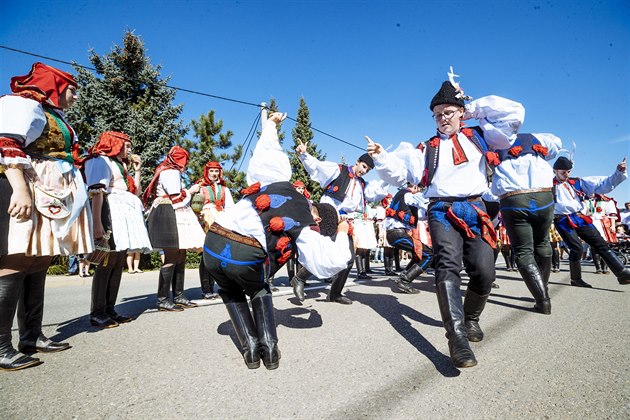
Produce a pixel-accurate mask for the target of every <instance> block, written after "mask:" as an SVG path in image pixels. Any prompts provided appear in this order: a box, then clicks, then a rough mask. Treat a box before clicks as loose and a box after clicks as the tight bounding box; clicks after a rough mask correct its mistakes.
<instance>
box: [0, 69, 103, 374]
mask: <svg viewBox="0 0 630 420" xmlns="http://www.w3.org/2000/svg"><path fill="white" fill-rule="evenodd" d="M11 90H12V91H13V95H7V96H3V97H1V98H0V133H1V134H0V227H1V228H0V232H2V233H1V234H0V369H4V370H18V369H23V368H26V367H29V366H34V365H37V364H39V363H41V362H40V360H39V359H37V358H33V357H30V356H26V355H24V354H23V353H34V352H56V351H61V350H66V349H68V348H70V346H69V345H68V344H67V343H56V342H54V341H52V340H50V339H48V338H46V337H45V336H44V334H43V333H42V317H43V310H44V284H45V281H46V271H47V269H48V266H49V265H50V262H51V260H52V257H53V256H54V255H72V254H84V253H89V252H92V249H93V239H92V232H91V220H90V212H89V204H88V202H87V193H86V190H85V185H84V184H83V179H82V178H81V175H80V173H79V172H78V170H76V168H75V166H74V161H75V158H78V139H77V136H76V133H75V132H74V130H73V129H72V127H70V124H69V123H68V122H67V120H66V117H65V114H64V112H63V110H64V109H67V108H70V106H72V104H73V103H74V101H75V100H76V98H77V96H76V95H77V94H76V90H77V83H76V82H75V80H74V78H73V77H72V75H70V74H68V73H66V72H63V71H61V70H58V69H56V68H54V67H50V66H47V65H45V64H42V63H35V64H34V65H33V68H32V69H31V72H30V73H29V74H28V75H26V76H19V77H13V78H12V79H11ZM9 238H11V239H10V241H9ZM21 291H22V294H21V295H20V292H21ZM16 307H17V309H18V326H19V333H20V341H19V344H18V349H19V351H20V352H21V353H20V352H18V351H16V350H15V349H14V348H13V346H12V344H11V326H12V324H13V317H14V315H15V311H16Z"/></svg>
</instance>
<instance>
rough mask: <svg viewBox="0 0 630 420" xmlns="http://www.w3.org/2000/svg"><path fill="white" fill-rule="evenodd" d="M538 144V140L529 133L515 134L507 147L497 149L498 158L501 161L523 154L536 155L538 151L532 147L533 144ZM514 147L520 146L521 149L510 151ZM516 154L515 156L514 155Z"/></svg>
mask: <svg viewBox="0 0 630 420" xmlns="http://www.w3.org/2000/svg"><path fill="white" fill-rule="evenodd" d="M536 144H540V141H539V140H538V139H537V138H536V137H534V136H532V135H531V134H529V133H524V134H517V135H516V141H515V142H514V144H513V145H512V147H511V148H509V149H502V150H497V155H498V156H499V160H501V162H503V161H504V160H508V159H517V158H518V157H519V156H523V155H538V154H539V153H538V152H537V151H535V150H534V149H533V147H534V145H536ZM514 147H521V150H520V151H518V153H516V152H512V153H511V152H510V150H513V148H514ZM515 155H516V156H515Z"/></svg>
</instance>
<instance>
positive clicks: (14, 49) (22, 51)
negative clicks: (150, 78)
mask: <svg viewBox="0 0 630 420" xmlns="http://www.w3.org/2000/svg"><path fill="white" fill-rule="evenodd" d="M0 48H3V49H5V50H9V51H13V52H17V53H20V54H25V55H30V56H32V57H38V58H43V59H45V60H50V61H54V62H57V63H62V64H67V65H70V66H76V67H81V68H82V69H85V70H90V71H93V72H96V73H98V71H97V70H96V69H95V68H94V67H88V66H84V65H82V64H78V63H77V62H74V61H73V62H70V61H65V60H59V59H57V58H52V57H48V56H45V55H41V54H35V53H32V52H30V51H24V50H19V49H17V48H11V47H7V46H5V45H0ZM127 79H130V80H132V81H138V82H141V81H140V80H137V79H132V78H129V77H128V78H127ZM165 86H166V87H167V88H169V89H173V90H178V91H181V92H187V93H192V94H194V95H200V96H205V97H208V98H214V99H220V100H222V101H229V102H235V103H239V104H243V105H250V106H255V107H257V108H260V104H256V103H253V102H247V101H241V100H239V99H233V98H228V97H225V96H218V95H212V94H210V93H205V92H200V91H197V90H191V89H185V88H181V87H177V86H171V85H165ZM267 109H269V108H267ZM258 118H259V119H260V116H259V117H258ZM287 119H289V120H291V121H295V122H296V123H297V120H296V119H294V118H291V117H289V116H287ZM310 129H311V130H313V131H316V132H318V133H320V134H323V135H325V136H328V137H330V138H332V139H334V140H337V141H339V142H341V143H344V144H347V145H348V146H352V147H354V148H356V149H359V150H364V148H362V147H359V146H357V145H356V144H352V143H350V142H348V141H345V140H342V139H340V138H339V137H336V136H333V135H332V134H328V133H326V132H325V131H322V130H319V129H317V128H315V127H312V126H311V127H310ZM248 136H249V135H248ZM250 141H251V140H250ZM248 147H249V146H248ZM239 168H240V167H239Z"/></svg>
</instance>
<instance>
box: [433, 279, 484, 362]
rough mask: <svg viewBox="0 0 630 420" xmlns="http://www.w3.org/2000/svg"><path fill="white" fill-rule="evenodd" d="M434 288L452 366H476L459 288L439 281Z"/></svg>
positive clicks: (447, 282) (448, 282) (450, 283)
mask: <svg viewBox="0 0 630 420" xmlns="http://www.w3.org/2000/svg"><path fill="white" fill-rule="evenodd" d="M435 288H436V294H437V298H438V305H439V307H440V314H441V316H442V322H443V323H444V328H445V329H446V338H447V339H448V349H449V352H450V355H451V360H452V361H453V364H454V365H455V367H458V368H466V367H473V366H476V365H477V359H475V354H474V353H473V351H472V349H471V348H470V344H469V343H468V336H467V332H466V327H465V325H464V308H463V305H462V298H461V293H460V291H459V287H457V286H456V285H455V284H454V283H453V282H450V281H441V282H439V283H438V284H436V286H435Z"/></svg>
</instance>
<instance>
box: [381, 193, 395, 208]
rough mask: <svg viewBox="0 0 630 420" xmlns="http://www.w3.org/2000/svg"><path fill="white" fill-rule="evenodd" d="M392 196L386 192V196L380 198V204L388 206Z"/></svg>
mask: <svg viewBox="0 0 630 420" xmlns="http://www.w3.org/2000/svg"><path fill="white" fill-rule="evenodd" d="M392 197H393V196H392V195H391V194H387V196H386V197H385V198H383V199H382V200H381V206H383V207H387V206H389V202H390V199H391V198H392Z"/></svg>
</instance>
